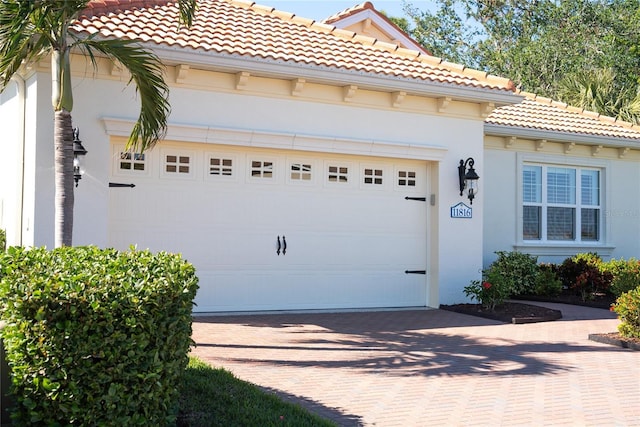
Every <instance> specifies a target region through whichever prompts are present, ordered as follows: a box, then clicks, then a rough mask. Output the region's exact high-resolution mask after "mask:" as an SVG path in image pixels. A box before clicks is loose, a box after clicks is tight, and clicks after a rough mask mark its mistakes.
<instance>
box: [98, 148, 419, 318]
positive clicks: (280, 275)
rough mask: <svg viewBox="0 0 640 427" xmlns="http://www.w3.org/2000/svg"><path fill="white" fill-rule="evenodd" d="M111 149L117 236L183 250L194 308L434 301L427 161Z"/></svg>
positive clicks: (117, 242) (126, 242)
mask: <svg viewBox="0 0 640 427" xmlns="http://www.w3.org/2000/svg"><path fill="white" fill-rule="evenodd" d="M113 154H114V155H113V167H112V176H111V182H112V184H111V186H112V188H110V213H109V238H110V245H111V246H113V247H116V248H119V249H127V248H128V247H129V246H130V245H131V244H136V245H137V246H138V248H141V249H142V248H149V249H151V250H153V251H159V250H166V251H170V252H180V253H182V254H183V255H184V257H185V258H186V259H188V260H189V261H190V262H192V263H193V264H194V265H195V266H196V269H197V273H198V276H199V278H200V289H199V291H198V295H197V297H196V303H197V307H195V309H194V311H196V312H214V311H256V310H285V309H341V308H342V309H344V308H372V307H415V306H425V305H427V280H426V275H424V274H420V273H421V272H422V271H424V270H425V268H426V264H427V254H426V247H427V207H426V205H427V203H426V202H424V201H421V200H420V198H423V197H425V195H426V192H427V163H426V162H420V161H407V160H398V159H382V158H369V157H359V156H341V155H333V154H320V153H304V152H296V151H291V152H287V151H282V150H267V149H264V150H262V149H244V148H237V147H228V146H211V145H208V144H180V145H168V144H164V143H163V144H160V145H159V146H158V147H157V148H155V149H154V150H152V151H150V152H148V153H145V154H144V155H139V154H135V153H123V152H122V146H118V145H116V144H114V145H113ZM129 183H133V184H135V185H136V187H135V188H128V187H118V186H115V185H118V184H129ZM407 197H409V199H408V200H407V199H406V198H407ZM412 198H414V199H418V200H414V199H412ZM407 271H409V273H407Z"/></svg>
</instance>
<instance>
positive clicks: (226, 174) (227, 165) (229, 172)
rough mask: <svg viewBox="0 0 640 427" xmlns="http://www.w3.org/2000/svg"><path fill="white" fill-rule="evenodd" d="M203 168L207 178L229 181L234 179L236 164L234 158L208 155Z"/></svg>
mask: <svg viewBox="0 0 640 427" xmlns="http://www.w3.org/2000/svg"><path fill="white" fill-rule="evenodd" d="M205 167H206V170H205V174H206V175H207V176H208V177H210V178H226V179H229V178H233V177H235V175H236V168H237V164H236V159H235V158H234V156H229V155H220V154H208V155H207V156H206V165H205Z"/></svg>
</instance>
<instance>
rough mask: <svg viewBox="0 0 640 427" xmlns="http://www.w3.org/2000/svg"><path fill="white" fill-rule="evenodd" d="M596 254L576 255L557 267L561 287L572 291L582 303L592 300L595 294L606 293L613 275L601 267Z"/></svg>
mask: <svg viewBox="0 0 640 427" xmlns="http://www.w3.org/2000/svg"><path fill="white" fill-rule="evenodd" d="M602 266H603V263H602V260H601V259H600V257H599V256H598V255H597V254H594V253H586V254H577V255H575V256H573V257H571V258H567V259H565V260H564V261H563V262H562V264H560V266H559V267H558V276H559V277H560V280H561V281H562V285H563V286H564V287H566V288H567V289H572V290H574V291H575V292H576V293H577V294H578V295H580V296H581V298H582V300H583V301H587V300H588V299H592V298H593V296H594V294H595V293H598V292H602V293H604V292H608V290H609V287H610V286H611V280H612V279H613V275H612V274H611V273H610V272H608V271H606V269H604V268H603V267H602Z"/></svg>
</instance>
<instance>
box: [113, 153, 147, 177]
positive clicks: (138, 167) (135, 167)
mask: <svg viewBox="0 0 640 427" xmlns="http://www.w3.org/2000/svg"><path fill="white" fill-rule="evenodd" d="M119 157H120V158H119V160H118V169H119V170H120V171H126V172H136V171H138V172H145V171H146V170H147V155H146V154H145V153H134V152H132V151H120V154H119Z"/></svg>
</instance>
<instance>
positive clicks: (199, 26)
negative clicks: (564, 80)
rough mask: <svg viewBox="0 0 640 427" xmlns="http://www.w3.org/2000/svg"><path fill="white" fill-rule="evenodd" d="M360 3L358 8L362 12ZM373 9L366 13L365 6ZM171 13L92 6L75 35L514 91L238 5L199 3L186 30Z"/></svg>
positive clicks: (131, 2)
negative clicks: (89, 35) (113, 38)
mask: <svg viewBox="0 0 640 427" xmlns="http://www.w3.org/2000/svg"><path fill="white" fill-rule="evenodd" d="M369 5H370V3H369V4H368V2H367V3H364V4H363V5H361V6H362V7H369ZM371 7H372V6H371ZM178 16H179V12H178V8H177V6H176V5H175V3H174V2H171V1H168V0H93V1H90V2H89V4H88V7H87V9H86V10H85V11H84V13H83V14H82V15H81V16H80V17H79V18H78V21H77V23H76V25H75V26H74V29H75V31H77V32H79V33H87V34H96V33H98V34H99V35H100V36H102V37H106V38H109V37H122V38H127V39H137V40H140V41H144V42H149V43H156V44H158V45H163V46H167V47H176V48H177V47H180V48H183V49H191V50H195V51H199V52H210V53H215V54H225V55H234V56H238V55H245V56H251V57H254V58H256V59H264V60H269V61H280V62H287V63H291V64H299V65H307V66H317V67H323V68H330V69H331V68H333V69H339V70H348V71H352V72H357V73H363V74H373V75H386V76H393V77H399V78H406V79H413V80H421V81H432V82H442V83H446V84H451V85H458V86H467V87H474V88H482V89H491V90H499V91H510V92H511V91H513V90H514V85H513V83H512V82H511V81H510V80H508V79H503V78H499V77H495V76H487V75H486V74H484V73H477V72H474V71H473V70H468V69H465V68H464V67H450V66H448V65H447V64H446V63H443V62H442V61H441V60H440V59H438V58H434V57H430V56H428V55H425V54H424V53H416V54H415V55H413V56H412V55H409V54H407V52H406V50H402V51H398V47H397V46H395V45H391V44H389V43H382V42H378V41H377V40H375V39H373V38H366V39H363V38H361V37H360V38H359V37H357V36H356V34H355V33H353V32H350V31H345V30H340V29H337V28H334V27H331V26H330V25H327V24H326V22H324V23H316V22H315V21H313V20H310V19H305V18H301V17H298V16H295V15H293V14H288V13H285V12H281V11H277V10H274V9H273V8H270V7H265V6H259V5H256V4H255V3H254V2H248V1H244V0H199V2H198V10H197V12H196V15H195V18H194V21H193V25H192V26H191V27H190V28H186V27H184V26H183V27H180V26H179V25H178Z"/></svg>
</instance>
